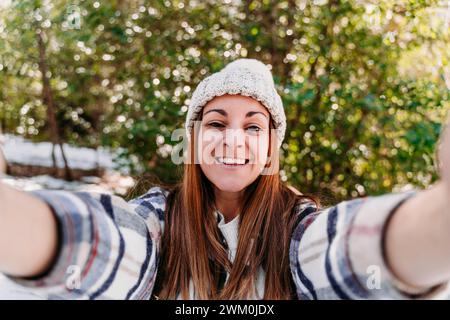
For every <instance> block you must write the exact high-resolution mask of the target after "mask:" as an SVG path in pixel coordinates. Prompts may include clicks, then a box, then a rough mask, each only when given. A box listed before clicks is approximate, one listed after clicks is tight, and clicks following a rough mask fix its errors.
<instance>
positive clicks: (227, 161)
mask: <svg viewBox="0 0 450 320" xmlns="http://www.w3.org/2000/svg"><path fill="white" fill-rule="evenodd" d="M214 159H216V163H217V164H221V165H224V166H227V167H239V166H244V165H246V164H248V163H249V159H233V158H222V157H216V158H214Z"/></svg>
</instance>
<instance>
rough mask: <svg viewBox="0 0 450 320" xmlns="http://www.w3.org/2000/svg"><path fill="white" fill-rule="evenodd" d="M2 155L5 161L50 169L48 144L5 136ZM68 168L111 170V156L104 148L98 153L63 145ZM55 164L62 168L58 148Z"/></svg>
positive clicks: (58, 149)
mask: <svg viewBox="0 0 450 320" xmlns="http://www.w3.org/2000/svg"><path fill="white" fill-rule="evenodd" d="M2 140H3V144H4V145H3V153H4V154H5V158H6V161H7V162H9V163H17V164H24V165H36V166H43V167H52V166H53V162H52V157H51V152H52V144H51V143H50V142H32V141H29V140H27V139H24V138H23V137H20V136H16V135H11V134H5V135H3V139H2ZM63 148H64V152H65V154H66V157H67V162H68V163H69V167H71V168H74V169H82V170H91V169H95V168H96V167H97V161H98V163H99V164H100V167H102V168H105V169H113V168H114V162H113V154H112V153H111V152H110V151H108V150H107V149H105V148H99V149H98V151H96V150H94V149H90V148H83V147H75V146H71V145H68V144H66V143H65V144H63ZM55 156H56V164H57V166H58V167H59V168H64V162H63V158H62V155H61V149H60V148H59V146H56V147H55Z"/></svg>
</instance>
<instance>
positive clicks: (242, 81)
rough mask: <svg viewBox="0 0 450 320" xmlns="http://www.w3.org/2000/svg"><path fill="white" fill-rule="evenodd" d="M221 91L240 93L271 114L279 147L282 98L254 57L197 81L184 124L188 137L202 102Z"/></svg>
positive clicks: (283, 120)
mask: <svg viewBox="0 0 450 320" xmlns="http://www.w3.org/2000/svg"><path fill="white" fill-rule="evenodd" d="M224 94H231V95H235V94H240V95H244V96H248V97H252V98H254V99H256V100H258V101H259V102H261V104H262V105H263V106H265V107H266V108H267V110H268V111H269V112H270V114H271V116H272V119H273V121H274V125H275V129H276V131H277V138H278V148H280V147H281V144H282V142H283V139H284V135H285V131H286V115H285V113H284V109H283V102H282V101H281V97H280V96H279V94H278V93H277V91H276V89H275V84H274V81H273V77H272V73H271V72H270V70H269V68H268V67H267V66H266V65H265V64H264V63H262V62H261V61H258V60H255V59H238V60H235V61H233V62H231V63H229V64H228V65H226V66H225V68H223V69H222V70H220V71H219V72H217V73H214V74H212V75H210V76H209V77H207V78H205V79H203V80H202V81H201V82H200V83H199V85H198V86H197V88H196V89H195V91H194V93H193V94H192V98H191V101H190V104H189V109H188V112H187V116H186V124H185V127H186V131H187V132H186V133H187V136H188V138H189V137H190V134H191V132H192V128H193V127H194V121H196V120H198V117H199V115H200V114H201V110H202V108H203V107H204V106H205V104H207V103H208V102H209V101H210V100H212V99H213V98H214V97H218V96H222V95H224Z"/></svg>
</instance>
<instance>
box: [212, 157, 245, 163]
mask: <svg viewBox="0 0 450 320" xmlns="http://www.w3.org/2000/svg"><path fill="white" fill-rule="evenodd" d="M216 160H217V161H218V162H219V163H222V164H245V159H233V158H216Z"/></svg>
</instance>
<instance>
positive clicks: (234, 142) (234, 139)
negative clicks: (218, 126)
mask: <svg viewBox="0 0 450 320" xmlns="http://www.w3.org/2000/svg"><path fill="white" fill-rule="evenodd" d="M224 145H225V146H226V150H225V151H227V152H226V155H227V156H232V157H236V158H241V157H245V154H244V152H245V148H244V146H245V132H244V130H242V129H227V130H225V137H224ZM233 151H235V152H233ZM229 153H231V154H229ZM236 153H237V154H236Z"/></svg>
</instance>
